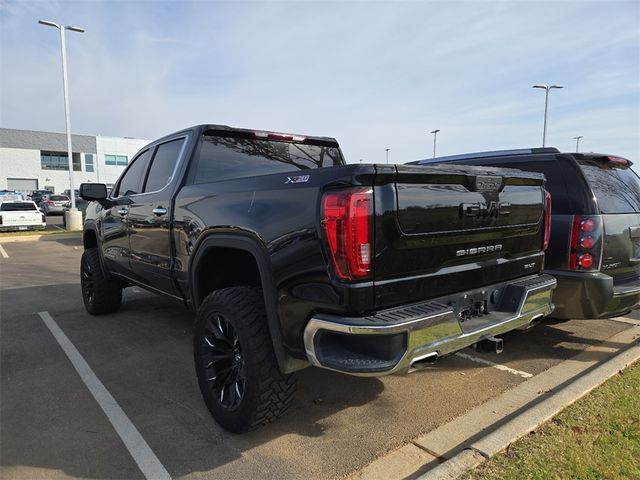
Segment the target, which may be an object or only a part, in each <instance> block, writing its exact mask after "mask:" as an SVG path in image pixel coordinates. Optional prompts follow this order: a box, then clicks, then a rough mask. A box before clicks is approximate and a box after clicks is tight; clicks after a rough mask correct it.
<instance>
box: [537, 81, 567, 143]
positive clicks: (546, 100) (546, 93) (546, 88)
mask: <svg viewBox="0 0 640 480" xmlns="http://www.w3.org/2000/svg"><path fill="white" fill-rule="evenodd" d="M533 88H543V89H544V127H543V129H542V146H543V147H544V146H545V145H546V143H547V110H548V107H549V90H551V89H552V88H564V87H563V86H562V85H534V86H533Z"/></svg>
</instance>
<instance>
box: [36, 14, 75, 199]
mask: <svg viewBox="0 0 640 480" xmlns="http://www.w3.org/2000/svg"><path fill="white" fill-rule="evenodd" d="M38 23H39V24H41V25H46V26H48V27H55V28H57V29H58V30H60V47H61V50H62V89H63V91H64V118H65V122H66V126H67V154H68V155H69V196H70V197H71V210H72V211H75V210H76V195H75V184H74V181H73V152H72V148H71V115H70V114H69V86H68V85H67V52H66V45H65V41H64V31H65V30H71V31H72V32H79V33H83V32H84V29H83V28H79V27H70V26H66V25H58V24H57V23H54V22H50V21H48V20H38Z"/></svg>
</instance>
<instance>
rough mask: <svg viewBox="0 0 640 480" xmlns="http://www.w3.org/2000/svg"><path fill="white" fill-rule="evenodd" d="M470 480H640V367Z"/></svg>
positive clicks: (487, 464) (477, 471)
mask: <svg viewBox="0 0 640 480" xmlns="http://www.w3.org/2000/svg"><path fill="white" fill-rule="evenodd" d="M463 478H465V479H518V480H521V479H532V480H537V479H540V480H542V479H544V480H547V479H584V480H590V479H594V480H596V479H598V480H599V479H640V363H635V364H634V365H632V366H630V367H628V368H626V369H625V370H624V371H621V372H620V373H619V374H618V375H616V376H615V377H613V378H611V379H609V380H608V381H607V382H605V383H604V384H602V385H601V386H600V387H598V388H597V389H596V390H594V391H593V392H591V393H590V394H589V395H587V396H585V397H584V398H582V399H580V400H578V401H577V402H576V403H574V404H573V405H570V406H569V407H567V408H566V409H565V410H563V411H562V412H561V413H559V414H558V415H557V416H555V417H554V418H553V419H552V420H551V421H549V422H547V423H546V424H544V425H542V426H541V427H540V428H538V429H537V430H535V431H534V432H532V433H531V434H529V435H527V436H526V437H523V438H521V439H520V440H518V441H517V442H515V443H513V444H511V445H510V446H509V447H508V448H507V449H506V451H504V452H502V453H500V454H498V455H496V456H495V457H493V458H492V459H490V460H488V461H487V462H485V463H484V464H483V465H481V466H480V467H478V468H477V469H475V470H473V471H471V472H469V473H468V474H467V475H466V476H465V477H463Z"/></svg>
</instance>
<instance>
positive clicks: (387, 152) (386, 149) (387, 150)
mask: <svg viewBox="0 0 640 480" xmlns="http://www.w3.org/2000/svg"><path fill="white" fill-rule="evenodd" d="M389 150H390V149H389V148H385V149H384V151H385V152H386V154H387V165H389Z"/></svg>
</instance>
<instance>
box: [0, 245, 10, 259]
mask: <svg viewBox="0 0 640 480" xmlns="http://www.w3.org/2000/svg"><path fill="white" fill-rule="evenodd" d="M0 255H2V258H9V255H8V254H7V252H6V250H5V249H4V248H3V246H2V245H0Z"/></svg>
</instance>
